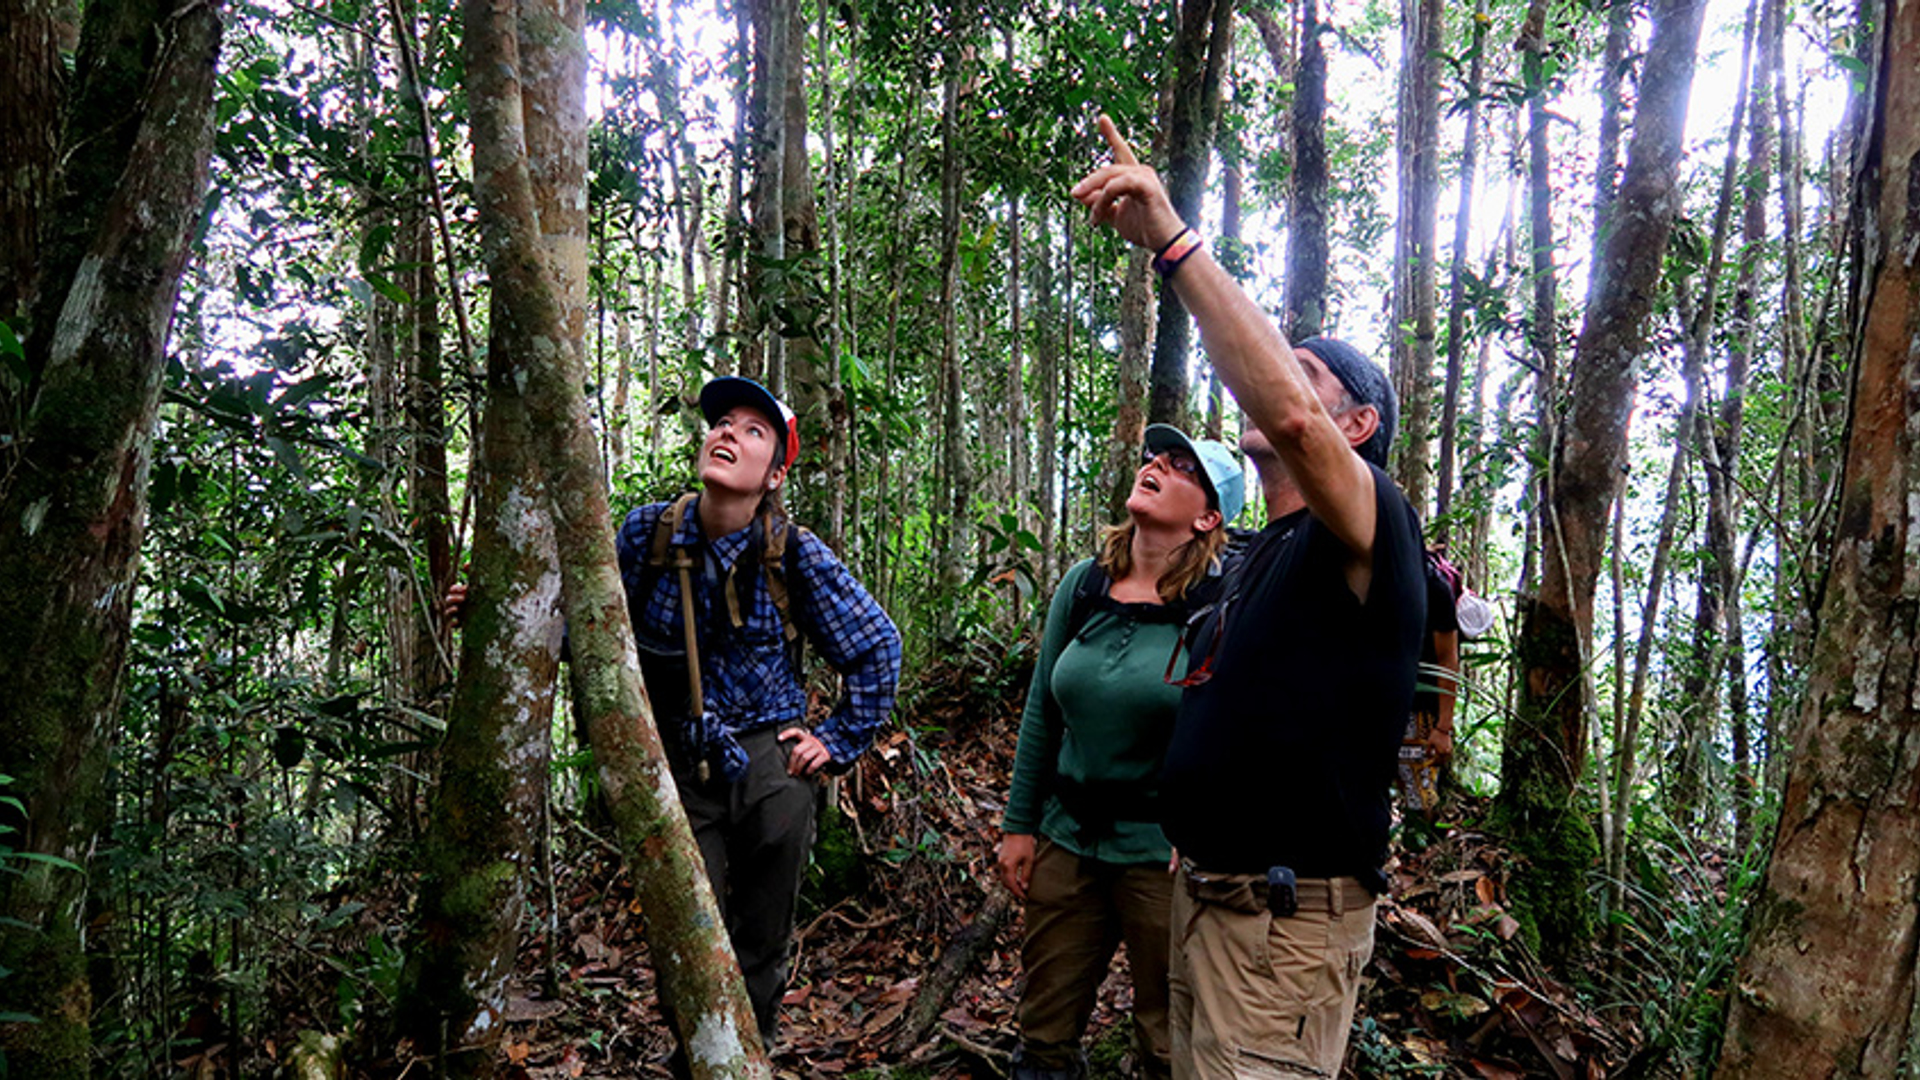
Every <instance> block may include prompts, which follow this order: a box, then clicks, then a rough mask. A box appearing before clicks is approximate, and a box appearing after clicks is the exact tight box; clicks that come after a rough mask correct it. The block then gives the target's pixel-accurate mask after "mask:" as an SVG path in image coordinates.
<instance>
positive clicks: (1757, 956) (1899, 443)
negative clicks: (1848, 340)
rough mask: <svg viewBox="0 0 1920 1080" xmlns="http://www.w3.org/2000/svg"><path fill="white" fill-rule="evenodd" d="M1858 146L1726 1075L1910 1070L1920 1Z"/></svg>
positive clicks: (1914, 938) (1881, 38)
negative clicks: (1846, 404) (1791, 644)
mask: <svg viewBox="0 0 1920 1080" xmlns="http://www.w3.org/2000/svg"><path fill="white" fill-rule="evenodd" d="M1882 11H1883V12H1884V16H1883V18H1882V19H1881V21H1880V23H1879V26H1878V27H1877V30H1878V37H1877V41H1876V45H1877V49H1876V51H1877V54H1878V55H1877V57H1876V63H1875V64H1874V68H1873V70H1874V73H1875V79H1874V108H1873V112H1872V114H1871V115H1872V119H1871V121H1870V122H1869V126H1868V128H1867V131H1866V141H1865V142H1864V144H1863V145H1862V148H1861V150H1862V154H1861V164H1862V169H1861V172H1860V174H1859V186H1858V189H1857V190H1858V193H1859V196H1860V197H1859V198H1858V200H1857V201H1856V203H1855V205H1856V207H1857V210H1858V213H1859V214H1860V216H1861V217H1862V218H1865V219H1867V220H1865V221H1863V222H1862V224H1863V225H1864V226H1866V227H1865V228H1863V229H1862V230H1861V232H1860V234H1859V236H1860V239H1861V248H1862V250H1861V257H1860V259H1859V260H1858V261H1857V262H1856V263H1855V268H1856V275H1857V276H1856V277H1855V279H1854V288H1855V294H1854V295H1855V297H1856V300H1855V301H1854V303H1853V305H1851V307H1852V311H1853V319H1852V324H1853V326H1854V327H1856V328H1857V336H1856V337H1855V339H1854V340H1855V345H1854V350H1853V359H1854V364H1853V370H1854V372H1855V376H1854V386H1853V395H1852V418H1851V421H1850V431H1849V434H1848V440H1847V458H1846V465H1845V470H1844V474H1843V476H1844V479H1843V481H1842V495H1841V507H1840V515H1839V521H1840V525H1839V532H1838V536H1837V538H1836V544H1835V546H1834V560H1833V566H1832V571H1831V574H1830V576H1829V578H1828V580H1827V587H1826V594H1825V601H1824V603H1823V604H1822V605H1821V609H1820V629H1819V634H1818V640H1817V644H1816V646H1815V653H1814V660H1813V670H1812V672H1811V679H1810V681H1809V687H1808V701H1807V706H1806V709H1805V711H1804V712H1803V713H1802V715H1801V718H1800V722H1799V725H1798V730H1797V731H1796V732H1795V737H1794V739H1793V746H1794V750H1795V754H1794V759H1793V762H1792V765H1791V766H1790V772H1789V775H1788V779H1787V786H1786V792H1785V796H1784V799H1783V802H1782V804H1781V809H1780V823H1779V829H1778V832H1777V833H1776V835H1775V839H1774V849H1773V859H1772V863H1771V865H1770V866H1769V867H1768V869H1767V875H1766V880H1765V884H1764V886H1763V887H1762V889H1761V892H1760V895H1759V897H1758V899H1757V900H1756V901H1755V907H1754V911H1753V916H1752V921H1751V926H1752V931H1751V937H1750V938H1749V940H1748V945H1747V952H1746V955H1745V956H1744V957H1743V958H1742V959H1741V962H1740V968H1739V971H1738V974H1737V975H1736V977H1735V986H1736V987H1738V991H1739V992H1738V993H1735V994H1733V995H1731V997H1732V1011H1731V1013H1730V1015H1729V1016H1728V1020H1727V1034H1726V1041H1725V1043H1724V1044H1723V1046H1722V1048H1721V1054H1720V1075H1723V1076H1733V1077H1774V1076H1779V1077H1805V1076H1861V1077H1866V1076H1894V1075H1899V1074H1900V1073H1901V1072H1903V1071H1904V1070H1905V1069H1906V1068H1907V1067H1908V1066H1909V1065H1910V1064H1911V1060H1912V1053H1913V1050H1912V1047H1913V1043H1914V1035H1915V1031H1914V1016H1915V1014H1914V975H1915V955H1916V949H1917V948H1920V926H1916V921H1915V914H1914V904H1913V873H1914V870H1913V868H1914V867H1915V866H1920V820H1917V819H1916V817H1915V813H1914V808H1915V807H1916V806H1920V740H1916V739H1915V738H1914V735H1915V732H1916V731H1917V730H1920V710H1917V708H1916V705H1915V700H1916V698H1915V690H1916V685H1915V681H1914V672H1915V669H1916V660H1917V659H1920V657H1917V656H1916V652H1915V648H1916V641H1920V625H1916V621H1917V619H1920V605H1916V604H1915V602H1914V598H1915V596H1916V594H1920V582H1917V581H1916V578H1915V571H1916V567H1917V566H1920V561H1916V558H1915V556H1914V552H1913V544H1914V543H1915V542H1916V541H1917V540H1920V535H1916V533H1915V532H1914V529H1915V522H1914V520H1913V513H1912V509H1911V508H1912V506H1913V501H1914V499H1915V498H1916V497H1920V461H1916V459H1915V450H1916V448H1915V446H1914V440H1913V434H1912V431H1913V428H1912V424H1913V417H1914V410H1915V403H1914V399H1913V394H1912V390H1911V388H1912V387H1913V386H1915V385H1916V384H1917V383H1920V267H1916V265H1915V260H1914V255H1913V253H1914V251H1915V250H1916V246H1917V245H1920V201H1916V200H1920V191H1916V187H1915V185H1916V184H1917V183H1920V172H1916V171H1915V169H1916V162H1920V0H1889V2H1888V4H1887V5H1886V6H1885V7H1884V8H1883V9H1882Z"/></svg>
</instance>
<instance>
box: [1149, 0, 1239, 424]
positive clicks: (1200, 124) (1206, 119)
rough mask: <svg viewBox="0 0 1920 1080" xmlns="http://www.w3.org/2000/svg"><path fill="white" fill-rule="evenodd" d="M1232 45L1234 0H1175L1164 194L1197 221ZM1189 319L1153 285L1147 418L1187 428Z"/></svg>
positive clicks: (1177, 301)
mask: <svg viewBox="0 0 1920 1080" xmlns="http://www.w3.org/2000/svg"><path fill="white" fill-rule="evenodd" d="M1232 45H1233V0H1181V4H1180V29H1179V31H1178V33H1177V34H1176V35H1175V37H1174V43H1173V72H1172V79H1173V87H1172V89H1173V97H1172V106H1171V108H1170V109H1169V110H1168V119H1169V123H1168V124H1167V167H1166V169H1165V175H1166V179H1167V197H1168V198H1170V199H1171V200H1172V201H1173V208H1174V209H1175V210H1176V211H1178V212H1179V214H1180V219H1181V220H1182V221H1185V222H1187V223H1188V224H1189V225H1198V224H1199V222H1200V197H1201V196H1202V195H1203V194H1205V191H1206V186H1207V164H1208V162H1209V161H1211V160H1212V158H1213V131H1214V127H1215V125H1216V123H1217V122H1218V120H1219V117H1220V87H1221V84H1222V83H1223V82H1224V81H1225V79H1226V70H1227V63H1228V60H1229V56H1230V53H1231V49H1232ZM1192 341H1193V320H1192V319H1190V318H1188V316H1187V310H1186V308H1185V307H1183V306H1181V303H1180V298H1179V297H1178V296H1177V295H1175V294H1174V291H1173V290H1172V289H1170V288H1167V289H1161V290H1160V307H1159V312H1158V315H1157V329H1156V331H1155V334H1154V341H1153V374H1152V392H1151V394H1150V396H1149V399H1148V403H1147V418H1148V419H1149V420H1150V421H1151V422H1152V423H1156V424H1173V425H1175V426H1176V427H1179V428H1181V429H1183V430H1184V429H1187V428H1190V427H1191V426H1192V424H1191V422H1190V421H1189V420H1188V416H1187V413H1188V409H1187V353H1188V348H1189V346H1190V344H1191V343H1192Z"/></svg>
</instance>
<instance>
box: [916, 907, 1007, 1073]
mask: <svg viewBox="0 0 1920 1080" xmlns="http://www.w3.org/2000/svg"><path fill="white" fill-rule="evenodd" d="M1012 911H1013V900H1012V898H1011V897H1010V896H1009V895H1008V894H1007V893H1006V891H1005V890H1002V889H997V888H995V889H990V891H989V892H988V895H987V902H986V904H985V905H983V906H982V907H981V908H980V913H979V914H978V915H975V916H974V917H973V921H972V922H970V923H968V924H967V925H965V926H963V927H961V928H960V929H959V931H957V932H956V933H955V934H954V935H953V939H952V940H951V941H949V942H947V947H946V949H945V950H944V951H943V952H941V954H940V959H939V960H937V961H935V962H934V965H933V970H932V971H930V972H928V973H927V976H926V978H924V979H921V980H920V987H919V989H918V990H916V991H915V992H914V995H913V1003H912V1004H911V1005H909V1006H907V1014H906V1021H905V1023H904V1024H903V1026H902V1027H901V1028H900V1032H899V1034H897V1035H895V1036H894V1039H893V1048H892V1049H893V1054H894V1055H895V1056H896V1057H905V1056H906V1055H907V1054H909V1053H911V1052H912V1051H913V1049H914V1048H915V1047H917V1046H919V1045H920V1044H921V1043H922V1042H925V1041H926V1039H927V1036H928V1035H929V1034H930V1033H931V1032H932V1031H933V1026H934V1024H935V1023H936V1022H938V1021H939V1019H940V1014H941V1013H942V1012H944V1011H946V1008H947V1002H948V1001H949V1000H950V999H951V998H952V997H953V993H954V991H955V990H957V989H959V987H960V980H961V979H962V978H963V977H965V975H966V973H967V971H968V969H969V968H971V967H973V964H974V961H976V960H978V959H979V958H980V955H981V954H982V953H984V952H986V951H987V950H988V949H991V948H993V943H994V940H995V939H996V938H998V937H999V936H1000V928H1001V927H1002V926H1005V925H1006V922H1007V918H1008V916H1009V915H1011V914H1012Z"/></svg>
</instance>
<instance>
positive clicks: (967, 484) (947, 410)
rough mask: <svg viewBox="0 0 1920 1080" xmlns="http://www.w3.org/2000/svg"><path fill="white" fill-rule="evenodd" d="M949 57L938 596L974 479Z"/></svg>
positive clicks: (952, 587) (958, 562) (947, 626)
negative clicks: (962, 342)
mask: <svg viewBox="0 0 1920 1080" xmlns="http://www.w3.org/2000/svg"><path fill="white" fill-rule="evenodd" d="M959 51H960V50H959V49H958V47H956V54H955V55H952V56H949V57H948V63H949V64H950V65H951V67H950V69H949V71H948V73H947V77H946V90H945V96H944V101H943V105H942V109H941V114H940V328H941V334H940V341H941V346H940V383H941V391H940V400H941V414H940V421H941V423H940V430H941V434H940V440H941V463H942V467H941V470H940V471H941V477H942V483H941V486H940V487H939V488H938V489H937V490H938V492H939V494H938V498H939V500H940V506H939V508H938V511H937V514H938V518H939V520H940V521H941V523H942V526H943V528H942V529H941V530H937V531H936V532H935V536H936V537H938V538H939V543H940V551H939V566H940V587H941V589H940V595H941V596H942V597H946V598H949V599H950V598H953V597H957V596H958V595H959V592H960V584H961V582H962V581H963V580H964V578H965V574H966V569H965V567H964V565H963V563H964V562H965V559H966V554H967V550H968V547H969V544H968V542H967V537H968V534H969V531H970V530H969V518H970V516H971V515H970V513H969V511H970V509H971V507H972V505H973V476H972V469H971V467H970V459H969V456H968V452H967V447H968V435H967V429H966V400H965V397H964V391H965V386H966V372H965V370H964V367H963V365H962V362H961V357H960V215H961V212H962V209H963V208H962V206H961V185H962V184H963V183H964V170H965V166H964V164H963V162H962V158H963V156H964V148H963V147H962V146H961V145H960V134H961V133H960V99H961V96H962V76H961V68H962V66H963V64H964V61H963V58H962V57H961V56H960V55H959V54H958V53H959ZM940 610H941V611H942V612H943V614H942V616H941V619H940V626H939V634H940V637H941V638H942V639H943V640H944V639H945V638H946V637H947V636H948V635H950V634H951V633H952V632H953V630H954V623H953V620H952V617H951V616H952V612H953V606H952V604H950V603H942V604H941V605H940Z"/></svg>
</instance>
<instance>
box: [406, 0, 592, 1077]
mask: <svg viewBox="0 0 1920 1080" xmlns="http://www.w3.org/2000/svg"><path fill="white" fill-rule="evenodd" d="M584 17H585V10H584V7H583V6H582V5H581V4H580V3H578V2H577V0H559V2H557V3H556V2H551V0H549V2H534V0H529V2H527V3H523V4H522V5H520V6H519V8H518V18H519V27H518V35H519V37H520V39H521V40H522V41H523V42H525V43H526V44H524V45H523V46H522V48H521V50H520V52H521V57H522V60H523V65H524V68H523V70H524V78H525V85H524V87H523V90H522V92H523V94H524V96H525V99H526V100H527V102H528V103H529V104H530V105H531V106H532V108H531V110H530V111H531V112H532V113H533V114H534V115H535V116H538V117H540V118H541V119H540V122H537V123H535V124H533V125H531V126H530V127H529V128H528V129H527V131H526V134H525V145H526V157H527V164H528V169H529V179H530V183H531V185H532V198H533V201H534V205H535V209H536V212H537V214H538V217H539V229H540V232H541V239H540V246H541V249H542V252H541V258H542V262H543V264H544V268H545V271H546V274H547V276H548V277H549V278H550V279H551V280H552V281H553V282H554V283H555V287H556V290H557V297H556V299H557V302H558V304H559V310H560V312H561V318H560V320H559V321H560V333H561V338H560V340H559V342H558V344H559V347H561V348H565V349H568V350H570V351H571V352H572V353H573V355H574V361H575V363H576V364H577V365H579V366H580V367H581V368H584V359H585V342H586V287H587V273H586V254H587V218H586V166H587V160H586V150H587V147H586V113H585V91H586V81H585V74H586V53H585V49H584V44H583V40H582V38H581V27H582V25H583V24H584ZM497 295H498V294H496V296H497ZM492 325H493V327H494V329H495V333H494V339H493V342H492V343H491V347H490V348H489V349H488V372H487V386H488V394H487V402H486V413H485V422H484V428H483V430H482V434H481V444H480V447H479V453H478V454H477V455H476V460H477V461H478V462H479V463H480V476H479V477H478V486H479V489H480V492H479V496H478V498H477V500H476V505H477V508H478V509H477V515H476V520H475V523H474V543H473V566H472V571H471V574H472V578H471V581H472V584H471V596H472V599H471V600H470V602H469V603H468V605H467V609H468V610H467V611H466V612H465V613H464V614H465V615H466V620H467V630H466V634H465V640H464V649H463V651H462V654H461V663H460V677H459V679H458V680H457V681H456V683H455V687H454V698H453V703H452V709H451V713H450V715H449V718H448V726H447V737H446V741H445V744H444V746H443V749H442V756H443V760H442V763H441V774H440V784H439V786H438V787H437V788H436V789H435V792H434V800H433V810H432V818H431V821H430V824H429V826H428V829H429V832H428V836H427V839H426V843H425V844H423V845H422V850H421V862H422V881H421V888H420V900H419V908H418V916H417V920H416V932H415V939H416V943H415V944H414V945H413V947H412V948H410V949H409V950H408V956H407V968H406V971H405V973H404V975H405V978H404V982H403V991H402V993H403V996H402V1000H401V1003H400V1006H399V1009H398V1010H397V1011H398V1019H399V1025H400V1031H401V1032H402V1033H403V1034H405V1035H407V1036H408V1037H409V1038H411V1039H412V1042H413V1048H414V1050H415V1052H416V1053H419V1054H421V1055H422V1056H424V1057H426V1058H428V1059H430V1060H433V1061H434V1062H435V1064H436V1066H437V1068H438V1069H439V1070H440V1071H441V1072H443V1073H445V1074H446V1075H450V1076H461V1077H488V1076H492V1075H494V1073H495V1064H496V1062H497V1060H498V1048H499V1044H500V1040H501V1038H502V1037H503V1036H504V1035H505V1034H506V1026H505V1019H506V1016H505V1010H506V1000H507V979H508V977H509V976H511V975H512V974H513V963H514V958H515V956H516V954H517V951H518V948H519V943H520V920H521V913H522V912H523V911H524V910H525V907H526V898H527V888H528V885H529V883H530V877H531V875H532V873H533V867H534V865H535V859H534V853H535V851H536V849H537V846H538V844H539V842H540V839H541V837H540V834H539V833H538V832H537V831H536V828H537V826H538V824H539V823H540V822H541V821H542V820H543V819H544V814H545V809H546V807H545V804H546V795H547V776H548V771H549V762H550V759H551V738H550V735H549V732H550V731H551V729H552V721H553V705H554V688H555V675H556V673H557V669H558V663H559V657H560V626H561V623H560V618H559V616H560V610H559V604H560V567H559V560H558V555H557V553H556V551H555V540H554V524H553V517H552V512H551V509H550V499H549V492H548V491H547V487H546V483H545V480H544V479H543V477H542V475H541V469H540V465H539V456H538V454H539V450H538V447H537V445H536V444H535V442H534V441H533V428H532V426H531V424H530V422H529V420H528V415H527V408H526V401H525V398H524V395H523V392H522V390H521V387H523V386H525V385H526V384H527V382H528V381H529V380H530V379H531V378H532V377H533V375H534V373H533V372H532V371H531V370H530V358H529V357H528V356H527V355H526V354H525V353H524V351H522V350H518V349H516V344H517V343H516V342H515V341H514V339H513V337H512V335H511V333H510V332H509V326H510V323H509V320H508V318H506V317H502V316H500V315H498V314H497V315H496V317H495V318H494V319H493V320H492Z"/></svg>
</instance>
